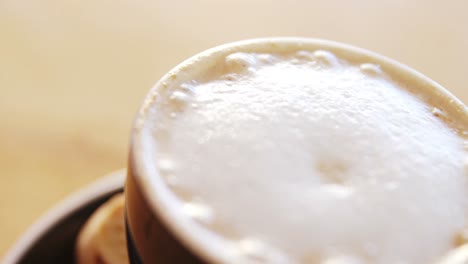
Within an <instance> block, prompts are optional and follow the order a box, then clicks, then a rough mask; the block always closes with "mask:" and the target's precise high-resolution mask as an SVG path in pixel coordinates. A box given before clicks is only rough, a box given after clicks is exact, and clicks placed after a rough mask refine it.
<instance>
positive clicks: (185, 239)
mask: <svg viewBox="0 0 468 264" xmlns="http://www.w3.org/2000/svg"><path fill="white" fill-rule="evenodd" d="M288 50H307V51H315V50H326V51H330V52H332V53H334V54H335V55H337V56H338V57H345V58H346V59H347V60H348V61H350V62H367V63H374V64H377V65H379V66H380V68H381V69H382V70H383V71H384V72H386V73H387V74H389V75H390V76H398V79H399V80H400V81H402V82H406V83H415V82H416V83H418V85H417V86H418V87H417V89H418V90H419V91H422V92H423V93H424V94H430V95H431V98H430V100H429V102H430V103H434V104H435V105H448V106H449V107H447V109H444V111H446V112H447V113H448V115H449V116H462V117H461V119H463V120H461V123H462V124H461V125H462V126H463V127H464V128H465V127H468V125H467V124H468V122H467V120H466V116H467V115H466V107H465V106H464V104H463V103H461V102H460V101H459V100H458V99H457V98H455V97H454V96H453V95H451V94H450V93H449V92H448V91H447V90H445V89H444V88H443V87H441V86H440V85H438V84H437V83H435V82H434V81H432V80H430V79H429V78H427V77H425V76H423V75H422V74H420V73H418V72H416V71H414V70H412V69H410V68H408V67H407V66H404V65H402V64H400V63H398V62H396V61H393V60H391V59H388V58H386V57H383V56H381V55H378V54H375V53H373V52H370V51H367V50H363V49H360V48H356V47H352V46H348V45H345V44H340V43H336V42H330V41H325V40H317V39H304V38H269V39H254V40H247V41H241V42H236V43H231V44H226V45H223V46H219V47H216V48H213V49H210V50H207V51H205V52H202V53H200V54H198V55H195V56H194V57H192V58H190V59H188V60H186V61H185V62H183V63H182V64H180V65H178V66H177V67H176V68H174V69H173V70H172V71H170V72H169V73H168V74H166V75H165V76H164V77H163V78H162V79H161V80H160V81H159V82H158V83H157V84H156V85H155V86H154V87H153V88H152V90H151V91H150V92H149V94H148V95H147V98H146V101H145V103H144V104H143V106H142V107H141V109H140V111H139V113H138V114H137V116H136V119H135V123H134V127H133V130H132V138H131V146H130V153H129V154H130V156H129V164H128V174H127V181H126V187H125V192H126V203H127V204H126V209H127V211H126V223H127V237H128V249H129V256H130V258H131V263H133V264H140V263H144V264H149V263H226V262H228V259H227V258H226V254H224V253H223V252H222V251H223V250H222V248H221V247H218V248H217V247H216V246H215V247H213V245H212V244H211V245H209V244H207V243H206V242H205V241H203V240H202V239H200V238H199V237H197V236H196V233H194V232H192V231H191V230H190V228H188V227H187V225H184V223H185V222H184V220H181V219H180V218H177V217H174V214H172V213H171V211H172V210H171V203H170V202H169V201H168V200H167V199H166V198H167V192H170V189H169V188H168V187H167V186H166V184H165V182H164V180H163V179H162V178H161V177H159V176H158V174H157V172H156V171H151V169H152V168H153V169H154V168H155V166H154V164H153V166H148V164H149V163H152V162H154V161H152V160H148V157H147V155H145V153H143V151H142V144H144V143H143V139H142V137H143V136H142V126H144V124H145V122H146V121H147V118H146V117H147V115H148V109H150V108H151V104H153V103H154V101H155V95H156V94H157V91H158V89H162V88H161V86H165V87H166V85H167V84H168V85H169V86H170V85H173V83H174V82H178V81H179V82H180V81H181V80H177V81H174V73H178V72H180V71H185V72H187V71H188V72H190V73H191V74H193V73H194V74H195V75H196V74H197V73H201V72H203V70H206V69H207V66H206V65H205V64H206V63H205V64H203V62H206V61H207V60H211V61H212V63H211V66H213V63H215V62H216V58H225V57H226V56H227V55H228V54H231V53H233V52H238V51H243V52H269V51H271V52H284V51H288ZM213 58H215V59H213ZM200 62H202V64H200ZM208 64H209V63H208ZM182 81H183V80H182ZM163 84H164V85H163ZM156 100H157V99H156ZM150 177H152V179H150Z"/></svg>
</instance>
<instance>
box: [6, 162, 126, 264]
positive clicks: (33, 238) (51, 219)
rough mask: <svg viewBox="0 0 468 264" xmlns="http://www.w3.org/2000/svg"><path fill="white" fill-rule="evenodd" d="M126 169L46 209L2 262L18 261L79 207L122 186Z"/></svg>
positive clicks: (100, 179) (112, 173)
mask: <svg viewBox="0 0 468 264" xmlns="http://www.w3.org/2000/svg"><path fill="white" fill-rule="evenodd" d="M125 178H126V169H120V170H117V171H114V172H111V173H109V174H107V175H105V176H103V177H102V178H99V179H98V180H96V181H95V182H92V183H91V184H89V185H88V186H86V187H84V188H83V189H80V190H78V191H76V192H74V193H72V194H70V195H69V196H67V197H66V198H65V199H63V200H62V201H60V202H59V203H58V204H57V205H55V206H54V207H52V208H51V209H50V210H48V211H46V212H45V213H44V214H43V215H42V216H40V217H39V219H38V220H36V221H35V222H34V223H33V224H32V225H31V226H30V227H29V228H28V229H26V231H25V232H24V233H23V234H22V235H21V236H20V237H19V238H18V239H17V240H16V242H15V243H14V244H13V246H12V247H11V248H10V249H9V250H8V251H7V253H6V255H5V257H4V258H3V260H2V263H4V264H10V263H11V264H13V263H19V261H20V260H21V259H22V258H23V257H24V256H26V255H27V254H28V252H29V251H30V250H31V248H32V247H34V245H35V244H36V243H37V242H38V241H39V240H40V239H41V238H42V237H43V236H44V235H46V234H47V233H48V232H49V231H50V230H52V229H54V227H55V226H56V225H57V224H58V223H60V222H61V221H63V220H64V219H66V218H67V217H69V216H70V215H72V214H73V213H74V212H76V211H77V210H79V209H80V208H82V207H84V206H86V205H88V204H90V203H92V202H93V201H95V200H98V199H99V198H101V197H104V196H106V195H108V194H110V193H112V192H115V191H116V190H118V189H121V188H123V186H124V182H125Z"/></svg>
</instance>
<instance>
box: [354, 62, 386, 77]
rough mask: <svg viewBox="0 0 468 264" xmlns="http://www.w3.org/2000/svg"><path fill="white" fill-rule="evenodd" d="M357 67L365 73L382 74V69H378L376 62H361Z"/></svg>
mask: <svg viewBox="0 0 468 264" xmlns="http://www.w3.org/2000/svg"><path fill="white" fill-rule="evenodd" d="M359 69H360V70H361V72H363V73H365V74H370V75H378V74H382V70H381V69H380V66H379V65H377V64H373V63H363V64H361V65H360V66H359Z"/></svg>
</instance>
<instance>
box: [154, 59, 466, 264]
mask: <svg viewBox="0 0 468 264" xmlns="http://www.w3.org/2000/svg"><path fill="white" fill-rule="evenodd" d="M200 76H202V77H200V78H199V79H193V80H192V79H189V80H186V81H185V82H183V83H182V84H179V85H175V86H174V87H172V86H170V85H163V86H165V89H161V91H159V92H158V94H157V97H158V99H157V100H155V104H154V105H153V106H152V107H153V108H154V109H153V110H152V112H151V114H150V116H149V117H148V118H149V120H148V121H147V122H146V123H147V126H146V127H145V129H149V130H150V131H151V133H152V135H153V138H152V139H151V140H149V141H148V142H147V144H146V145H145V147H146V148H155V149H157V154H156V155H155V157H153V158H154V159H155V161H156V163H157V164H158V167H159V174H160V175H161V176H162V177H163V178H165V179H166V182H167V185H168V186H169V187H170V188H171V189H172V190H173V191H174V193H176V195H177V196H178V197H179V198H180V200H181V201H182V203H183V204H185V205H184V206H182V207H181V208H182V210H183V212H184V213H185V214H186V215H187V217H190V218H192V219H193V220H194V221H197V222H199V223H201V225H200V228H207V229H209V230H213V231H214V233H215V234H216V235H217V236H218V235H219V236H220V237H222V238H223V239H225V241H226V245H227V247H229V250H231V252H235V255H236V254H237V256H238V257H239V259H238V261H237V260H236V261H234V262H235V263H323V264H325V263H326V264H332V263H333V264H337V263H369V264H370V263H382V264H395V263H408V264H409V263H414V264H428V263H435V262H436V261H438V260H439V259H440V258H441V257H442V256H444V255H445V254H447V253H448V252H449V251H450V250H452V249H453V248H454V247H455V246H457V245H455V243H454V241H455V240H456V237H457V236H458V235H459V234H460V233H461V232H462V231H463V230H464V229H465V228H466V224H467V217H466V214H467V209H466V208H468V207H467V206H468V204H467V201H468V199H467V198H468V197H467V195H468V192H467V188H468V187H467V186H468V185H467V180H466V174H467V172H466V168H465V166H466V165H465V157H466V150H465V149H464V147H463V138H462V137H461V136H460V135H459V134H460V133H458V132H457V131H455V129H452V128H451V127H450V126H449V125H447V124H446V123H445V122H443V121H442V120H441V118H440V116H441V115H443V114H444V113H443V112H442V110H440V109H438V108H434V107H432V106H430V105H429V104H427V103H425V102H423V101H422V100H421V99H419V97H418V95H415V94H412V93H410V92H409V89H406V87H405V85H406V84H403V83H400V82H398V81H394V80H393V79H392V77H391V76H388V75H387V74H386V73H385V72H384V71H382V69H381V67H380V65H377V64H373V63H367V62H363V63H359V64H356V63H351V62H349V61H346V60H345V58H338V57H336V56H335V55H334V54H332V53H331V52H328V51H325V50H318V51H297V52H289V53H274V52H271V53H264V54H262V53H248V52H245V53H243V52H234V53H232V54H230V55H227V56H226V57H225V58H224V60H222V62H220V63H217V65H216V66H215V67H214V68H212V69H211V70H210V71H207V72H206V73H204V74H201V75H200ZM174 78H175V77H174ZM408 85H410V84H408ZM434 109H437V110H434Z"/></svg>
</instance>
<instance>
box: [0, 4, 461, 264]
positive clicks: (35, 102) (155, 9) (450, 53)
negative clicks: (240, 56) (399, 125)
mask: <svg viewBox="0 0 468 264" xmlns="http://www.w3.org/2000/svg"><path fill="white" fill-rule="evenodd" d="M467 9H468V2H467V1H465V0H458V1H427V0H418V1H404V0H383V1H373V0H355V1H342V0H328V1H307V0H290V1H284V0H283V1H280V0H270V1H267V0H236V1H222V0H199V1H180V0H166V1H163V0H152V1H150V0H146V1H145V0H68V1H59V0H42V1H34V0H30V1H27V0H0V89H1V90H0V234H1V237H2V239H0V257H1V256H3V255H4V254H5V252H6V250H7V249H8V248H9V247H10V246H11V245H12V243H13V242H14V241H15V239H16V238H17V237H18V236H19V235H20V234H21V232H22V231H24V229H25V228H26V227H27V226H29V225H30V224H31V223H32V222H33V221H34V220H35V219H36V218H37V217H38V216H40V215H41V214H42V213H43V212H44V211H45V210H46V209H48V208H50V207H51V206H53V204H55V203H56V202H58V201H59V200H60V199H62V198H63V197H65V196H66V195H68V194H69V193H70V192H72V191H74V190H77V189H79V188H80V187H83V186H84V185H85V184H87V183H90V182H92V181H93V180H94V179H96V178H97V177H100V176H102V175H103V174H105V173H107V172H109V171H112V170H114V169H118V168H121V167H124V166H125V163H126V155H127V151H126V149H127V142H128V138H129V130H130V126H131V123H132V118H133V115H134V113H135V111H136V110H137V108H138V105H139V103H140V102H141V101H142V99H143V97H144V95H145V93H146V91H147V90H148V89H149V88H150V87H151V86H152V84H153V83H154V82H155V81H156V80H157V79H158V78H159V77H160V76H161V75H162V74H164V73H165V72H166V71H167V70H169V69H170V68H171V67H173V66H175V65H176V64H177V63H178V62H180V61H181V60H183V59H185V58H187V57H188V56H191V55H192V54H194V53H196V52H199V51H201V50H204V49H206V48H209V47H211V46H214V45H217V44H221V43H224V42H229V41H234V40H240V39H245V38H253V37H265V36H306V37H319V38H327V39H332V40H336V41H341V42H346V43H349V44H353V45H357V46H360V47H363V48H367V49H370V50H374V51H376V52H379V53H381V54H384V55H386V56H389V57H392V58H394V59H397V60H399V61H401V62H403V63H406V64H408V65H410V66H411V67H414V68H416V69H417V70H419V71H421V72H423V73H424V74H426V75H428V76H430V77H431V78H433V79H434V80H436V81H438V82H439V83H441V84H442V85H444V86H445V87H447V88H448V89H449V90H451V91H452V92H453V93H455V94H456V95H457V96H458V97H460V98H461V99H462V100H463V101H465V102H468V90H467V88H468V87H466V81H467V80H468V52H467V48H468V16H466V10H467Z"/></svg>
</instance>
